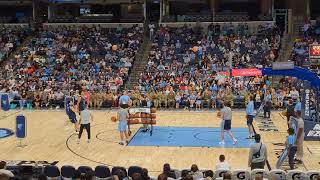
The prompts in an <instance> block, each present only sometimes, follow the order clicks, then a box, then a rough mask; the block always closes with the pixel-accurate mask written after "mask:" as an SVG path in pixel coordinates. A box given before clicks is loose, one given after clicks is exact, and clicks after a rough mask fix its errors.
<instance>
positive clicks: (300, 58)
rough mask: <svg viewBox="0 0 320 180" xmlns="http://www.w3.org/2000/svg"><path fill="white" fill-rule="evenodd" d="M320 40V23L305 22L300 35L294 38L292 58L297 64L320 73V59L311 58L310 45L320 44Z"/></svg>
mask: <svg viewBox="0 0 320 180" xmlns="http://www.w3.org/2000/svg"><path fill="white" fill-rule="evenodd" d="M319 40H320V23H319V22H317V23H316V24H314V25H311V24H310V23H305V24H304V25H303V26H302V27H301V28H300V32H299V37H298V38H297V39H294V44H293V48H292V52H291V57H290V60H292V61H294V63H295V65H296V66H304V67H307V68H309V69H310V70H312V71H314V72H315V73H317V74H318V75H320V60H319V59H309V47H310V45H318V44H319Z"/></svg>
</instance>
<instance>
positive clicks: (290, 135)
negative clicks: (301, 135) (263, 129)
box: [286, 128, 297, 169]
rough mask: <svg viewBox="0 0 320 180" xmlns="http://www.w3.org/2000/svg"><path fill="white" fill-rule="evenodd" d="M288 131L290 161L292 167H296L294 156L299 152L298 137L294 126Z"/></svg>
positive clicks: (287, 142)
mask: <svg viewBox="0 0 320 180" xmlns="http://www.w3.org/2000/svg"><path fill="white" fill-rule="evenodd" d="M287 132H288V137H287V141H286V145H287V147H288V161H289V166H290V169H294V156H295V154H296V152H297V145H296V140H295V138H296V137H295V134H294V129H293V128H289V129H288V131H287Z"/></svg>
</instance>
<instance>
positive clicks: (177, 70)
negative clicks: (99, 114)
mask: <svg viewBox="0 0 320 180" xmlns="http://www.w3.org/2000/svg"><path fill="white" fill-rule="evenodd" d="M142 34H143V29H142V28H140V27H137V26H134V27H132V28H123V27H121V26H119V27H118V28H115V29H105V28H102V27H99V26H96V27H84V26H83V27H80V28H70V27H69V28H68V27H65V26H61V27H58V28H50V29H45V28H43V29H39V30H38V31H37V32H36V35H35V36H34V37H33V38H32V39H31V40H30V42H29V43H28V44H27V45H26V46H25V47H22V48H21V51H20V52H19V53H18V54H16V55H15V57H14V58H11V59H9V60H7V61H6V62H5V63H4V70H3V71H2V73H1V76H2V78H1V79H0V81H1V83H0V92H1V93H8V94H9V97H10V101H11V104H13V105H17V106H20V107H25V106H26V104H31V105H33V106H34V107H36V108H50V107H63V106H64V98H65V96H74V95H77V94H81V93H82V94H83V95H84V96H85V97H86V100H87V102H88V104H89V107H90V108H110V107H117V106H118V99H119V97H120V96H121V94H122V91H119V90H120V89H121V87H123V84H124V82H125V81H126V79H127V77H128V74H129V72H130V68H131V66H132V64H133V61H134V59H135V55H136V53H137V51H138V49H139V46H140V45H141V43H142V36H143V35H142ZM279 47H280V36H279V32H278V29H277V28H276V27H274V26H272V25H266V26H260V27H259V29H258V31H257V33H255V34H253V33H250V31H249V29H248V27H247V25H246V24H241V25H239V26H236V27H235V26H234V25H233V24H232V23H230V24H225V25H224V26H223V27H219V25H210V26H209V27H208V29H207V30H206V32H205V30H204V29H201V28H200V27H195V28H192V27H189V26H184V27H182V28H176V29H173V28H167V27H161V28H159V30H158V31H156V32H155V33H154V37H153V43H152V48H151V51H150V55H149V58H148V64H147V67H146V71H145V73H143V74H141V78H140V82H139V85H138V86H136V87H134V89H133V90H132V91H129V96H130V97H131V99H132V102H133V106H134V107H142V106H151V105H153V106H155V107H157V108H190V109H192V108H196V109H202V108H216V107H220V104H221V102H222V101H229V102H230V103H231V105H232V106H233V107H240V108H243V107H244V106H245V104H246V103H247V102H248V99H249V96H253V97H254V102H255V106H256V108H258V107H259V105H260V104H261V103H263V101H264V100H265V99H266V98H265V97H266V94H268V93H269V94H271V96H272V99H271V101H272V107H273V108H283V107H285V106H286V104H287V102H288V101H287V100H288V99H289V98H291V97H292V96H293V95H292V92H296V91H297V90H296V89H295V88H292V87H299V86H297V80H296V79H294V78H283V79H282V80H281V81H280V86H279V87H278V88H272V85H271V80H270V79H269V78H268V77H258V76H257V77H232V78H230V77H228V76H226V75H225V73H222V71H229V66H230V64H229V63H230V62H232V66H233V67H234V68H251V67H263V66H269V65H270V63H271V62H273V61H274V60H275V59H276V58H277V54H278V49H279ZM293 98H294V99H299V89H298V95H297V96H295V97H293ZM239 101H241V102H239ZM311 102H314V101H313V100H311ZM239 103H240V104H241V105H239V106H238V105H237V104H239Z"/></svg>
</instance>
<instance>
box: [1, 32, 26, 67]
mask: <svg viewBox="0 0 320 180" xmlns="http://www.w3.org/2000/svg"><path fill="white" fill-rule="evenodd" d="M0 29H1V31H0V61H2V59H3V58H5V57H7V56H8V55H9V54H10V53H11V52H12V51H13V50H14V49H16V48H17V47H18V46H20V45H21V43H22V41H23V39H24V38H25V37H27V36H28V34H30V29H29V28H26V27H19V26H16V27H0Z"/></svg>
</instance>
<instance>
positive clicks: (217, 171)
mask: <svg viewBox="0 0 320 180" xmlns="http://www.w3.org/2000/svg"><path fill="white" fill-rule="evenodd" d="M226 172H230V173H231V171H230V170H228V169H218V170H216V171H215V172H214V174H215V177H216V178H221V177H222V176H223V174H224V173H226Z"/></svg>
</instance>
